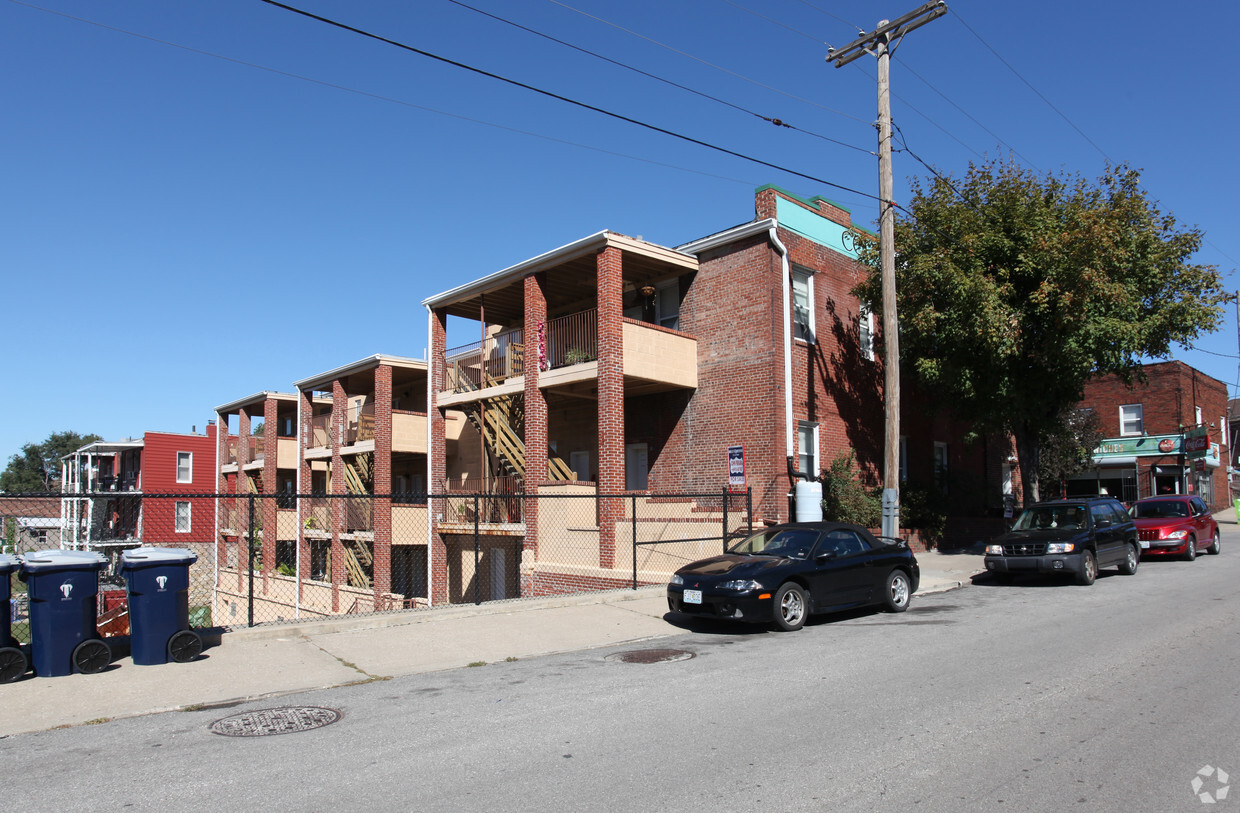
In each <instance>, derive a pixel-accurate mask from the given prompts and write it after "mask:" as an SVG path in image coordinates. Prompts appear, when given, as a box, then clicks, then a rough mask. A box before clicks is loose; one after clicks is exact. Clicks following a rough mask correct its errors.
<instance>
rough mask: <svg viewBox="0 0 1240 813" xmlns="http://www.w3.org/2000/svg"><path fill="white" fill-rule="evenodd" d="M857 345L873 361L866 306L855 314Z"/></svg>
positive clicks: (871, 321) (871, 324)
mask: <svg viewBox="0 0 1240 813" xmlns="http://www.w3.org/2000/svg"><path fill="white" fill-rule="evenodd" d="M857 344H858V345H860V347H861V355H862V356H864V357H865V358H867V359H869V360H870V361H873V360H874V313H873V312H872V311H871V310H870V308H869V306H867V305H862V306H861V313H859V314H857ZM901 479H903V478H901Z"/></svg>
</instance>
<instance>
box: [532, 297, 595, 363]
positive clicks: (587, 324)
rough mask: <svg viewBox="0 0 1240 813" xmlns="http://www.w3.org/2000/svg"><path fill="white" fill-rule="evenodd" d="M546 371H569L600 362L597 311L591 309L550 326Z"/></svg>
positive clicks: (546, 351)
mask: <svg viewBox="0 0 1240 813" xmlns="http://www.w3.org/2000/svg"><path fill="white" fill-rule="evenodd" d="M545 341H546V347H545V348H544V352H545V353H546V357H547V367H548V368H550V369H553V370H554V369H555V368H557V367H568V366H571V365H573V364H582V363H583V362H587V361H594V360H596V359H597V358H598V311H597V309H595V308H591V309H590V310H588V311H581V312H580V313H571V314H569V315H568V316H560V317H557V318H555V319H552V320H550V321H548V322H547V330H546V339H545Z"/></svg>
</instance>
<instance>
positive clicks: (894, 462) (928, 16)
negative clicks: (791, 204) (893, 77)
mask: <svg viewBox="0 0 1240 813" xmlns="http://www.w3.org/2000/svg"><path fill="white" fill-rule="evenodd" d="M946 13H947V3H945V2H944V0H932V2H929V3H926V4H925V5H924V6H922V7H921V8H919V9H917V10H915V11H910V12H909V13H908V14H905V15H904V16H903V17H900V18H898V19H896V20H894V21H890V22H889V21H887V20H881V21H880V22H879V24H878V27H877V28H875V29H874V30H873V31H871V32H870V33H868V34H867V33H865V32H864V31H862V32H861V35H860V36H859V37H857V39H855V40H853V41H852V42H850V43H848V44H847V45H845V46H844V47H843V48H829V49H828V51H827V61H828V62H834V63H835V67H837V68H842V67H844V66H845V65H847V64H848V63H850V62H853V61H854V60H857V59H860V58H861V56H862V55H864V54H873V55H874V56H876V57H878V197H879V219H878V226H879V228H878V248H879V257H880V261H881V264H882V283H883V341H884V343H885V347H886V356H885V360H884V368H885V369H884V382H883V383H884V387H883V401H884V405H883V406H884V410H883V412H884V418H885V423H884V428H883V442H884V455H883V528H882V533H883V536H888V537H896V536H899V533H900V331H899V320H898V319H897V313H896V238H895V226H896V221H895V214H896V213H895V201H894V200H893V199H892V197H893V195H894V192H893V186H894V185H893V182H892V179H891V81H890V70H891V53H892V52H893V51H894V50H895V48H896V46H897V45H899V44H900V40H902V39H903V38H904V35H905V34H907V33H908V32H910V31H912V30H913V29H915V28H921V27H922V26H923V25H925V24H926V23H928V22H930V21H931V20H934V19H937V18H939V17H942V16H943V15H944V14H946Z"/></svg>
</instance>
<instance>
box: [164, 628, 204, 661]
mask: <svg viewBox="0 0 1240 813" xmlns="http://www.w3.org/2000/svg"><path fill="white" fill-rule="evenodd" d="M201 652H202V639H201V638H199V637H198V633H196V632H194V631H193V630H181V631H180V632H177V633H174V634H173V636H172V637H171V638H169V639H168V657H169V658H170V659H171V660H172V661H173V662H175V663H189V662H190V661H192V660H193V659H194V658H197V657H198V655H199V654H200V653H201Z"/></svg>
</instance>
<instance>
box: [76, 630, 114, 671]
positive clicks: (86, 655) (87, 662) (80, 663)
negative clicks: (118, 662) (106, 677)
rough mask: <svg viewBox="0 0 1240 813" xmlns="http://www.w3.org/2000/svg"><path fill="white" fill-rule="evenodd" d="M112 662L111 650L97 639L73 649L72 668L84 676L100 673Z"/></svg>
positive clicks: (84, 642)
mask: <svg viewBox="0 0 1240 813" xmlns="http://www.w3.org/2000/svg"><path fill="white" fill-rule="evenodd" d="M111 662H112V650H110V649H108V645H107V644H105V643H104V642H103V641H100V640H99V639H98V638H91V639H90V640H87V641H83V642H82V643H80V644H78V645H77V646H75V647H74V648H73V667H74V668H75V669H77V670H78V671H79V672H81V673H82V674H84V675H93V674H95V673H97V672H102V671H103V670H104V669H106V668H107V667H108V664H109V663H111Z"/></svg>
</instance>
